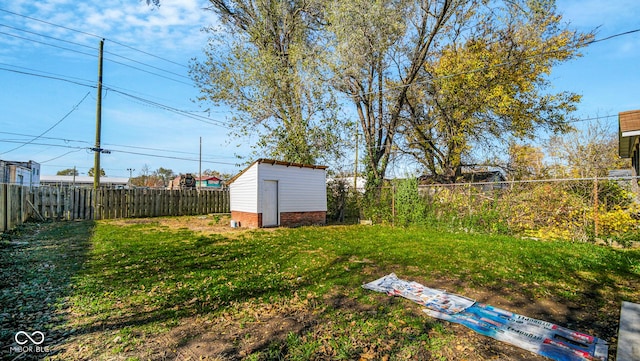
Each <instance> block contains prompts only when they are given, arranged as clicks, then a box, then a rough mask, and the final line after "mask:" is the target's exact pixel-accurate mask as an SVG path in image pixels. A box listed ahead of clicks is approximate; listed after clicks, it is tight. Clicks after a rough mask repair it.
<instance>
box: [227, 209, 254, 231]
mask: <svg viewBox="0 0 640 361" xmlns="http://www.w3.org/2000/svg"><path fill="white" fill-rule="evenodd" d="M231 219H232V220H234V221H236V222H239V223H240V227H244V228H260V227H262V213H249V212H240V211H231Z"/></svg>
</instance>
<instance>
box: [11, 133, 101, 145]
mask: <svg viewBox="0 0 640 361" xmlns="http://www.w3.org/2000/svg"><path fill="white" fill-rule="evenodd" d="M0 134H8V135H18V136H21V137H28V138H32V137H34V135H32V134H23V133H13V132H2V131H0ZM40 138H41V139H51V140H61V141H63V142H65V143H71V142H75V143H87V144H91V142H88V141H85V140H74V139H66V138H55V137H40Z"/></svg>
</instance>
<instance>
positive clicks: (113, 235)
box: [0, 216, 640, 360]
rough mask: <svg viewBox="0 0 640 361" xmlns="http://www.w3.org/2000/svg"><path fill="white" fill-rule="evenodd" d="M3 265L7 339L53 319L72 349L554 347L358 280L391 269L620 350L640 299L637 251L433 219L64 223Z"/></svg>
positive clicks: (489, 352) (511, 352)
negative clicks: (495, 335) (505, 339)
mask: <svg viewBox="0 0 640 361" xmlns="http://www.w3.org/2000/svg"><path fill="white" fill-rule="evenodd" d="M223 222H224V221H223ZM22 240H25V241H24V243H23V242H21V241H22ZM16 241H18V242H16ZM0 262H1V265H2V274H1V275H0V276H2V282H5V283H4V284H2V286H3V290H2V293H0V301H2V306H3V307H2V308H3V309H5V310H8V311H4V312H3V314H1V315H0V317H2V318H1V319H0V321H1V322H2V327H1V329H2V330H6V331H3V333H0V337H1V338H2V339H0V342H2V345H7V342H9V343H10V341H11V338H12V337H13V335H14V334H15V332H17V331H18V330H21V329H27V330H35V329H41V330H42V331H43V332H44V331H46V333H47V335H51V336H50V338H47V341H48V342H50V343H49V345H51V348H52V350H53V351H54V352H52V353H51V354H50V357H51V358H53V359H59V360H67V359H132V360H136V359H140V360H145V359H158V360H160V359H174V358H177V359H189V358H190V359H202V358H203V359H211V360H240V359H246V360H282V359H285V360H336V359H343V360H353V359H355V360H372V359H376V360H405V359H416V360H426V359H434V360H486V359H522V360H543V359H544V358H542V357H540V356H537V355H535V354H532V353H529V352H527V351H524V350H520V349H518V348H516V347H512V346H509V345H506V344H503V343H500V342H498V341H494V340H492V339H488V338H485V337H483V336H479V335H477V334H475V333H474V332H473V331H470V330H468V329H466V328H465V327H463V326H460V325H456V324H451V323H448V322H444V321H440V320H436V319H431V318H429V317H428V316H426V315H424V314H423V313H422V312H421V310H420V307H419V306H418V305H416V304H414V303H412V302H410V301H408V300H405V299H402V298H392V297H388V296H386V295H383V294H379V293H375V292H371V291H367V290H364V289H362V288H361V287H360V286H361V285H362V284H363V283H365V282H369V281H372V280H374V279H377V278H379V277H381V276H383V275H386V274H388V273H391V272H395V273H396V274H397V275H398V276H399V277H400V278H404V279H409V280H414V281H418V282H420V283H422V284H424V285H426V286H429V287H434V288H440V289H445V290H447V291H450V292H454V293H458V294H460V295H463V296H467V297H471V298H475V299H477V300H479V301H482V302H487V303H489V304H492V305H494V306H498V307H502V308H505V309H508V310H510V311H513V312H517V313H520V314H523V315H526V316H530V317H534V318H538V319H542V320H545V321H549V322H554V323H558V324H560V325H563V326H567V327H569V328H571V329H574V330H579V331H582V332H585V333H590V334H592V335H595V336H598V337H600V338H603V339H605V340H607V341H609V342H610V343H611V344H610V355H611V357H610V358H611V359H613V358H614V356H615V350H616V347H615V341H616V335H617V327H618V318H619V310H620V303H621V301H623V300H627V301H631V302H640V250H639V249H613V248H609V247H604V246H595V245H592V244H586V243H570V242H561V241H534V240H523V239H518V238H512V237H503V236H489V235H480V234H448V233H442V232H435V231H432V230H429V229H425V228H392V227H387V226H327V227H302V228H297V229H271V230H257V231H236V230H230V229H227V228H225V227H221V226H220V225H218V223H217V220H216V219H214V218H213V217H211V216H209V217H206V218H205V217H181V218H157V219H137V220H135V219H134V220H119V221H100V222H96V223H90V222H84V223H53V224H45V225H40V226H36V225H29V226H27V227H25V228H24V229H23V230H22V234H17V235H12V239H11V241H5V242H3V243H2V255H0ZM43 264H45V265H46V266H43ZM7 279H10V281H7ZM25 285H27V286H25ZM39 285H41V286H42V287H40V288H41V289H42V290H44V291H35V290H37V289H38V286H39ZM47 289H49V291H46V290H47ZM28 292H36V294H27V293H28ZM37 292H45V293H46V294H42V293H40V294H37ZM45 296H46V297H45ZM44 298H48V301H46V302H44V301H43V300H44ZM16 304H18V305H22V306H21V307H22V308H21V309H20V308H15V307H14V306H13V305H16ZM34 312H41V314H45V315H47V320H48V321H38V320H39V319H38V318H37V317H31V318H30V315H31V314H32V313H34ZM38 322H39V323H38ZM3 347H4V346H3ZM7 348H8V347H7ZM6 351H7V350H5V349H3V350H2V352H3V354H6Z"/></svg>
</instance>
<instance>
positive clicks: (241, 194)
mask: <svg viewBox="0 0 640 361" xmlns="http://www.w3.org/2000/svg"><path fill="white" fill-rule="evenodd" d="M258 194H259V193H258V164H254V165H253V166H251V167H250V168H249V169H247V170H246V171H245V172H244V173H243V174H241V175H240V176H239V177H238V179H236V180H235V182H233V183H231V184H230V185H229V197H230V198H231V200H230V206H231V210H232V211H239V212H249V213H259V211H258Z"/></svg>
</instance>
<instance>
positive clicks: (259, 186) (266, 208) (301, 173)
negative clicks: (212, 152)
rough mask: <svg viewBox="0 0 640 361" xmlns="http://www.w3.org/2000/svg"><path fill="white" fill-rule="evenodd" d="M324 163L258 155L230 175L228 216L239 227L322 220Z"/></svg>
mask: <svg viewBox="0 0 640 361" xmlns="http://www.w3.org/2000/svg"><path fill="white" fill-rule="evenodd" d="M326 168H327V167H326V166H321V165H309V164H300V163H291V162H282V161H277V160H273V159H258V160H256V161H255V162H253V163H252V164H251V165H250V166H249V167H247V168H246V169H244V170H243V171H242V172H240V173H238V174H237V175H236V176H234V177H233V178H231V179H230V180H229V181H228V182H227V185H228V186H229V192H230V197H231V219H232V223H234V222H236V223H237V224H239V226H240V227H248V228H256V227H258V228H260V227H277V226H285V227H296V226H303V225H312V224H325V222H326V216H327V188H326Z"/></svg>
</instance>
